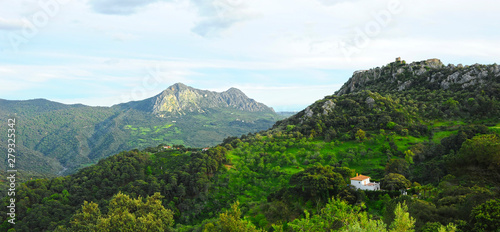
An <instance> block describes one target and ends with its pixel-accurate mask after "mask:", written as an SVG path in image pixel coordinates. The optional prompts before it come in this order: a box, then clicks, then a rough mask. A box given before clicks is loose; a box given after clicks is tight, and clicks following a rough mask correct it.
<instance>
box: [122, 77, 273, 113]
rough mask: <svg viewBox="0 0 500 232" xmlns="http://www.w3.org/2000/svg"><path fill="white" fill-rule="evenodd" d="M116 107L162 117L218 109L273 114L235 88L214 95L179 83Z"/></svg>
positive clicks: (269, 109)
mask: <svg viewBox="0 0 500 232" xmlns="http://www.w3.org/2000/svg"><path fill="white" fill-rule="evenodd" d="M118 107H120V108H131V109H137V110H141V111H146V112H152V113H154V114H156V115H158V116H162V117H163V116H170V115H185V114H187V113H193V112H194V113H205V112H207V111H209V110H210V109H218V108H230V109H237V110H243V111H250V112H267V113H272V112H274V110H273V109H272V108H269V107H267V106H266V105H264V104H262V103H259V102H256V101H255V100H253V99H250V98H248V97H247V96H246V95H245V94H244V93H243V92H241V90H239V89H236V88H230V89H228V90H227V91H224V92H221V93H218V92H213V91H208V90H200V89H195V88H192V87H189V86H186V85H184V84H182V83H176V84H174V85H172V86H170V87H168V88H167V89H166V90H164V91H163V92H161V93H160V94H158V95H156V96H154V97H151V98H148V99H146V100H143V101H138V102H129V103H123V104H120V105H118Z"/></svg>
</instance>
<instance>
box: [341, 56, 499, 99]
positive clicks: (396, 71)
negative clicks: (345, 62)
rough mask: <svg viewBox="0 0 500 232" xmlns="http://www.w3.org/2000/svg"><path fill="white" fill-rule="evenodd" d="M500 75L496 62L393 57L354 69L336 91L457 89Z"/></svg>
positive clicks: (473, 85) (491, 79)
mask: <svg viewBox="0 0 500 232" xmlns="http://www.w3.org/2000/svg"><path fill="white" fill-rule="evenodd" d="M381 77H383V78H381ZM499 77H500V66H499V65H497V64H491V65H482V64H474V65H470V66H469V65H466V66H463V65H462V64H458V65H454V64H448V65H444V64H443V63H442V62H441V60H439V59H437V58H432V59H427V60H423V61H416V62H412V63H410V64H406V61H404V60H401V59H400V58H396V61H395V62H392V63H389V64H387V65H384V66H381V67H376V68H372V69H369V70H361V71H356V72H354V73H353V75H352V77H351V78H349V80H348V81H347V82H346V83H344V85H343V86H342V87H341V88H340V89H339V90H338V91H336V92H335V94H336V95H338V96H340V95H343V94H347V93H353V92H356V91H358V89H359V90H370V91H374V92H390V91H404V90H407V89H411V88H416V89H426V88H427V89H443V90H460V89H465V88H472V87H477V86H481V85H483V84H485V83H487V82H488V83H491V82H493V83H495V78H496V79H498V78H499ZM496 83H498V80H497V81H496ZM485 87H488V86H485ZM490 89H491V87H490Z"/></svg>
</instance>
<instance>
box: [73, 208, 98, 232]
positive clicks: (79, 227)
mask: <svg viewBox="0 0 500 232" xmlns="http://www.w3.org/2000/svg"><path fill="white" fill-rule="evenodd" d="M99 218H101V210H99V206H98V205H97V204H96V203H94V202H90V203H89V202H87V201H85V202H84V203H83V205H82V209H81V211H79V212H78V213H76V214H75V215H74V216H73V220H71V228H72V229H73V230H75V231H96V225H97V221H98V220H99Z"/></svg>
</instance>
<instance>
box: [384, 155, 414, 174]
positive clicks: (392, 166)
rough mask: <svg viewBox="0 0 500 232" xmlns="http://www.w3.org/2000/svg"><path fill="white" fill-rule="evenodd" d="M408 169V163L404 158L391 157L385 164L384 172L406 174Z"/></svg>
mask: <svg viewBox="0 0 500 232" xmlns="http://www.w3.org/2000/svg"><path fill="white" fill-rule="evenodd" d="M409 170H410V165H409V164H408V162H407V161H406V160H404V159H391V160H389V162H388V163H387V165H386V166H385V174H389V173H398V174H401V175H404V176H406V175H407V174H408V172H409Z"/></svg>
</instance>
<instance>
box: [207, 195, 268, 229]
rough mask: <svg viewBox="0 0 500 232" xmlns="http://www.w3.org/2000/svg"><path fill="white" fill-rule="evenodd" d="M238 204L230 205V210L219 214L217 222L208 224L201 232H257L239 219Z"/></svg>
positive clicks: (247, 222)
mask: <svg viewBox="0 0 500 232" xmlns="http://www.w3.org/2000/svg"><path fill="white" fill-rule="evenodd" d="M239 205H240V203H239V202H238V201H237V202H235V203H234V204H232V205H231V209H230V210H226V212H224V213H221V214H220V215H219V218H218V220H217V221H216V222H215V224H214V223H208V224H206V225H205V227H204V228H203V232H220V231H224V232H240V231H241V232H259V231H262V230H258V229H257V228H255V226H254V225H253V224H252V223H251V222H249V221H246V220H244V219H241V210H240V208H239Z"/></svg>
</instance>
